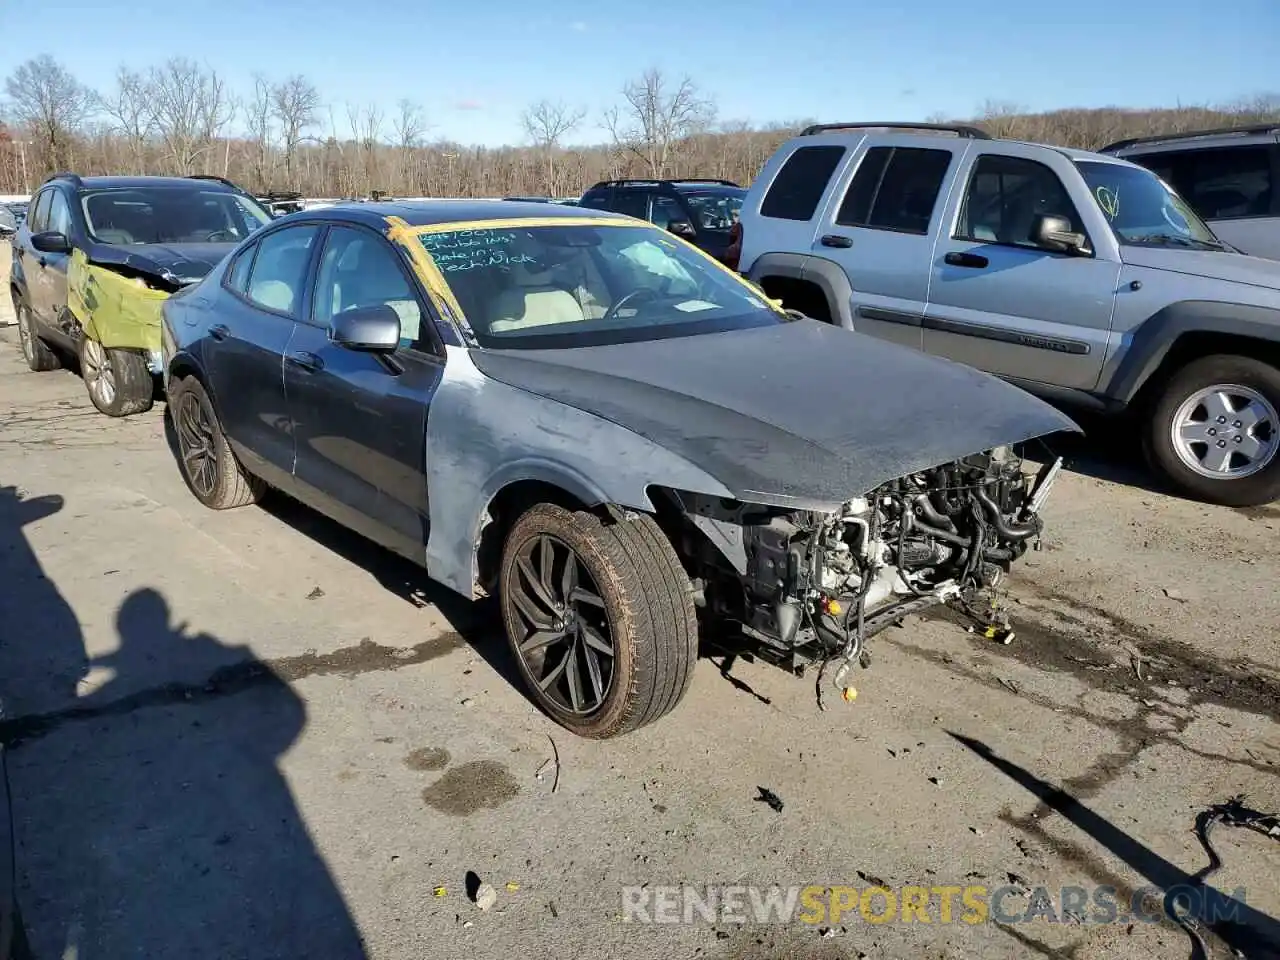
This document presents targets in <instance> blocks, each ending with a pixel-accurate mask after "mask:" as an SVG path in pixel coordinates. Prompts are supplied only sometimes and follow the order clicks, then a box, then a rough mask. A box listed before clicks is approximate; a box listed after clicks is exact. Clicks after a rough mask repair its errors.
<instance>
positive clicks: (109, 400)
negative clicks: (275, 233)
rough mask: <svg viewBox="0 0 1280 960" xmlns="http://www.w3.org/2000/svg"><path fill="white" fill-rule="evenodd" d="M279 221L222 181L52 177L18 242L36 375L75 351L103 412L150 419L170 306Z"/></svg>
mask: <svg viewBox="0 0 1280 960" xmlns="http://www.w3.org/2000/svg"><path fill="white" fill-rule="evenodd" d="M270 221H271V215H270V214H269V213H267V211H266V210H265V209H264V208H263V207H262V204H260V203H259V202H258V201H257V200H256V199H254V198H253V197H252V196H250V195H249V194H248V193H246V192H245V191H244V190H241V189H240V188H239V187H237V186H236V185H235V184H234V183H232V182H230V181H229V180H224V179H222V178H221V177H205V176H197V177H80V176H78V175H76V174H74V173H56V174H54V175H53V176H52V177H50V178H49V179H48V180H46V181H45V183H44V184H43V185H42V186H41V187H40V189H39V190H38V191H37V192H36V195H35V196H34V197H32V198H31V203H30V206H29V208H28V213H27V218H26V220H25V221H24V222H23V223H22V225H21V226H19V228H18V232H17V234H16V235H15V236H14V238H13V267H12V270H11V275H10V279H9V295H10V296H11V297H12V298H13V307H14V313H15V314H16V315H17V318H18V333H19V338H20V339H21V341H22V352H23V356H24V357H25V358H26V361H27V364H28V366H30V367H31V369H32V370H37V371H38V370H52V369H54V368H55V367H57V366H58V365H59V363H60V358H59V355H58V354H57V353H55V352H54V350H52V349H51V347H58V348H61V349H62V350H66V351H69V352H74V353H75V354H76V355H77V357H78V359H79V362H80V371H81V373H82V374H83V376H84V382H85V387H86V389H87V390H88V391H89V399H90V400H92V401H93V405H94V406H95V407H97V408H98V409H99V410H100V411H101V412H103V413H105V414H107V415H108V416H113V417H121V416H127V415H128V414H131V413H140V412H142V411H143V410H146V409H148V408H149V407H150V406H151V402H152V396H153V388H154V381H153V375H154V374H156V373H159V371H160V366H159V364H160V304H161V302H163V301H164V300H166V299H168V298H169V296H170V295H172V294H174V293H176V292H177V291H179V290H181V289H182V288H183V287H186V286H190V285H191V284H193V283H195V282H197V281H199V280H201V279H202V278H203V277H204V275H205V274H206V273H208V272H209V271H210V270H212V269H213V267H214V265H215V264H217V263H218V261H220V260H221V259H222V258H223V257H224V256H226V254H227V253H228V252H229V251H230V250H231V249H232V248H233V247H234V246H235V245H236V244H237V243H239V242H240V241H241V240H243V239H245V238H246V237H247V236H248V235H249V234H250V233H252V232H254V231H255V230H257V229H258V228H259V227H261V226H263V225H264V224H267V223H269V222H270Z"/></svg>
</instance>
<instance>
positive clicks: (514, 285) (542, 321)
mask: <svg viewBox="0 0 1280 960" xmlns="http://www.w3.org/2000/svg"><path fill="white" fill-rule="evenodd" d="M506 279H507V281H508V284H509V285H508V286H507V288H506V289H505V290H503V291H502V292H501V293H500V294H498V296H497V298H496V299H495V301H494V310H493V317H494V319H493V321H492V322H491V323H490V324H489V332H490V333H508V332H510V331H512V330H522V329H524V328H526V327H541V326H547V325H549V324H554V323H579V322H581V321H583V320H585V319H586V314H585V313H584V312H583V309H582V304H580V303H579V302H578V298H577V297H575V296H574V295H573V294H572V293H571V292H570V291H569V290H567V289H565V287H563V286H561V285H560V284H558V283H552V282H548V281H549V280H550V279H551V275H550V274H549V273H546V272H541V273H534V272H533V271H531V270H528V269H526V268H525V267H524V266H523V265H513V266H512V268H511V270H510V272H509V273H508V274H507V278H506Z"/></svg>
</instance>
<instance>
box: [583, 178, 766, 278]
mask: <svg viewBox="0 0 1280 960" xmlns="http://www.w3.org/2000/svg"><path fill="white" fill-rule="evenodd" d="M746 195H747V190H746V188H745V187H740V186H738V184H736V183H734V182H733V181H732V180H697V179H680V180H601V181H600V182H599V183H597V184H596V185H595V186H593V187H591V188H590V189H589V190H587V192H586V193H584V194H583V195H582V199H580V200H579V201H578V206H580V207H591V208H592V209H594V210H611V211H613V212H614V213H621V214H625V215H626V216H628V217H636V218H637V219H639V220H648V221H650V222H651V223H653V224H655V225H656V226H659V227H662V228H663V229H664V230H669V231H671V232H672V233H674V234H675V235H676V236H677V237H683V238H684V239H685V240H688V241H689V242H690V243H693V244H695V245H697V246H699V247H701V248H702V249H703V250H705V251H706V252H707V253H709V254H711V255H712V256H713V257H716V258H717V259H720V260H723V259H724V255H725V251H726V250H727V249H728V248H729V244H730V231H731V230H732V229H733V225H734V224H735V223H737V222H738V213H739V212H740V211H741V210H742V200H743V198H744V197H745V196H746Z"/></svg>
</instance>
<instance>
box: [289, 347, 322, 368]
mask: <svg viewBox="0 0 1280 960" xmlns="http://www.w3.org/2000/svg"><path fill="white" fill-rule="evenodd" d="M285 360H286V361H287V362H288V363H290V364H292V365H293V366H295V367H298V368H299V369H301V370H305V371H307V373H315V372H316V371H317V370H323V369H324V361H323V360H321V359H320V358H319V357H317V356H316V355H315V354H314V353H309V352H307V351H306V350H303V351H301V352H299V353H291V354H289V355H288V356H287V357H285Z"/></svg>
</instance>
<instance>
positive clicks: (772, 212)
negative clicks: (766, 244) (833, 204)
mask: <svg viewBox="0 0 1280 960" xmlns="http://www.w3.org/2000/svg"><path fill="white" fill-rule="evenodd" d="M843 159H844V147H838V146H825V147H801V148H800V149H799V150H797V151H796V152H795V153H793V154H792V155H791V156H789V157H788V158H787V161H786V163H784V164H783V165H782V169H781V170H779V171H778V175H777V176H776V177H774V178H773V183H771V184H769V192H768V193H766V194H765V195H764V201H763V202H762V203H761V204H760V215H761V216H762V217H774V218H776V219H778V220H812V219H813V214H814V212H815V211H816V210H817V209H818V202H819V201H820V200H821V199H822V195H823V193H825V192H826V189H827V183H828V182H830V180H831V174H832V173H834V172H835V169H836V167H838V166H839V165H840V161H841V160H843Z"/></svg>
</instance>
